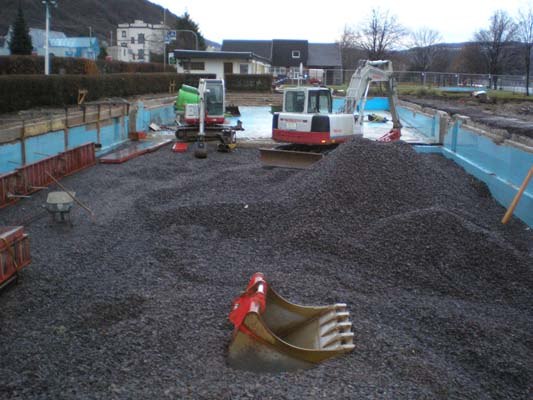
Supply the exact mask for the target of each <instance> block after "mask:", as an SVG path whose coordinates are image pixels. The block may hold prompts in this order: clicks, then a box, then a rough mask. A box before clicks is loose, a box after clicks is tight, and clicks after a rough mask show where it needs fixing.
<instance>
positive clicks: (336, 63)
mask: <svg viewBox="0 0 533 400" xmlns="http://www.w3.org/2000/svg"><path fill="white" fill-rule="evenodd" d="M307 65H308V66H310V67H342V58H341V51H340V48H339V46H338V45H337V44H336V43H309V56H308V60H307Z"/></svg>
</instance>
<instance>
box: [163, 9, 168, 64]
mask: <svg viewBox="0 0 533 400" xmlns="http://www.w3.org/2000/svg"><path fill="white" fill-rule="evenodd" d="M166 69H167V9H166V8H163V72H166Z"/></svg>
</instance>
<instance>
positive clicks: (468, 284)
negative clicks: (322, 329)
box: [0, 139, 533, 399]
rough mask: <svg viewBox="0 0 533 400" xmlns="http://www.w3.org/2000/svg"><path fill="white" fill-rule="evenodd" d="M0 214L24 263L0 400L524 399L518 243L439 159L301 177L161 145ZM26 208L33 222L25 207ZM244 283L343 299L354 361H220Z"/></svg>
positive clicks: (527, 329)
mask: <svg viewBox="0 0 533 400" xmlns="http://www.w3.org/2000/svg"><path fill="white" fill-rule="evenodd" d="M62 183H63V184H64V185H65V186H67V187H68V188H69V189H72V190H74V191H76V193H77V195H78V196H79V198H80V199H81V200H82V201H83V202H84V203H85V204H87V205H88V206H89V207H91V208H92V209H93V210H94V211H95V213H96V217H95V218H94V220H91V218H90V217H89V216H88V215H87V214H86V213H85V212H84V211H83V210H82V209H80V208H79V207H76V208H75V209H74V211H73V221H74V227H73V228H69V227H66V226H60V225H59V226H58V225H54V224H51V223H50V220H49V216H48V215H46V214H42V212H41V211H40V210H41V208H40V207H41V205H42V204H43V202H44V200H45V197H46V193H45V192H44V191H43V192H40V193H37V194H36V195H35V196H33V198H32V199H29V200H24V201H21V202H20V203H18V204H17V205H15V206H13V207H10V208H7V209H4V210H1V211H0V225H12V224H18V223H21V222H23V221H31V223H29V224H27V226H26V230H27V231H28V232H29V234H30V235H31V251H32V256H33V262H32V264H31V265H30V266H29V267H28V268H27V269H26V270H24V272H23V273H22V277H21V281H20V283H19V284H18V285H16V286H14V287H13V288H10V289H9V290H7V291H5V292H4V293H2V294H1V295H0V376H2V378H1V379H0V398H1V399H81V398H83V399H140V398H153V399H165V398H169V399H176V398H180V399H181V398H183V399H306V398H307V399H315V398H323V397H324V398H325V397H327V398H336V399H364V398H368V399H375V398H379V399H527V398H529V396H530V395H531V389H532V383H533V375H532V371H533V368H532V366H533V334H532V326H533V308H532V305H533V297H532V293H533V292H532V289H533V271H532V268H533V267H532V266H533V245H532V244H533V235H532V232H531V230H529V229H528V228H527V227H526V226H525V225H524V224H522V223H520V222H519V221H518V220H516V219H513V220H512V221H511V222H510V223H509V224H508V225H506V226H502V225H501V224H500V219H501V216H502V215H503V213H504V209H503V208H502V207H501V206H499V205H498V204H497V203H496V202H495V200H494V199H493V198H492V197H491V196H490V193H489V192H488V189H487V188H486V186H485V185H484V184H482V183H480V182H479V181H477V180H475V179H474V178H472V177H471V176H469V175H467V174H466V173H465V172H464V171H463V170H462V169H461V168H460V167H458V166H457V165H455V164H454V163H453V162H451V161H449V160H446V159H444V158H443V157H441V156H437V155H419V154H416V153H415V152H414V151H413V150H412V148H411V147H409V146H408V145H405V144H401V143H399V144H379V143H374V142H370V141H368V140H364V139H361V140H354V141H353V142H350V143H347V144H344V145H342V146H340V147H339V148H338V149H337V150H335V151H334V152H332V153H330V154H329V155H328V156H327V157H326V158H325V159H324V160H323V161H321V162H319V163H317V164H315V166H314V167H313V168H312V169H311V170H308V171H295V170H283V169H268V168H263V167H262V166H261V165H260V162H259V157H258V151H257V150H256V149H250V148H247V149H237V150H236V151H235V152H234V153H232V154H222V153H217V152H215V151H214V150H213V149H210V153H209V157H208V158H207V159H206V160H198V159H195V158H194V157H193V155H192V151H189V152H188V153H186V154H176V153H172V152H171V151H170V148H169V147H168V146H167V147H164V148H162V149H161V150H159V151H157V152H155V153H152V154H148V155H145V156H143V157H140V158H137V159H134V160H132V161H130V162H128V163H125V164H122V165H98V166H96V167H94V168H91V169H89V170H85V171H83V172H81V173H78V174H76V175H74V176H71V177H68V178H65V179H63V180H62ZM39 213H41V214H39ZM257 271H261V272H263V273H265V275H266V277H267V280H268V281H269V282H270V283H271V284H272V286H273V287H274V288H275V289H276V290H277V291H278V292H279V293H280V294H282V295H283V296H285V297H287V298H288V299H290V300H291V301H294V302H297V303H302V304H318V305H320V304H329V303H334V302H345V303H347V304H348V307H349V310H350V312H351V314H352V321H353V329H354V333H355V343H356V349H355V350H354V351H353V352H351V353H349V354H347V355H345V356H342V357H339V358H337V359H333V360H330V361H328V362H325V363H323V364H321V365H319V366H317V367H316V368H314V369H311V370H306V371H297V372H292V373H281V374H254V373H249V372H245V371H235V370H232V369H231V368H229V367H228V366H227V364H226V350H227V346H228V344H229V341H230V338H231V332H232V326H231V324H230V323H229V321H228V319H227V316H228V313H229V311H230V305H231V301H232V300H233V298H235V297H236V296H237V295H238V294H239V293H240V292H241V291H242V290H243V289H244V288H245V286H246V284H247V282H248V279H249V278H250V276H251V275H252V274H253V273H254V272H257Z"/></svg>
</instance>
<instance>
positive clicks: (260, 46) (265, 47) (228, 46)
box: [222, 40, 272, 60]
mask: <svg viewBox="0 0 533 400" xmlns="http://www.w3.org/2000/svg"><path fill="white" fill-rule="evenodd" d="M222 51H250V52H252V53H255V54H257V55H258V56H261V57H263V58H266V59H267V60H271V59H272V40H224V41H222Z"/></svg>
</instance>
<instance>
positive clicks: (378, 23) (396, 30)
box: [355, 8, 407, 60]
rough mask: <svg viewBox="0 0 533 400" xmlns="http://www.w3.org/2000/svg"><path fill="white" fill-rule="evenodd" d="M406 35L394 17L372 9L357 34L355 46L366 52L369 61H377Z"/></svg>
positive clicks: (385, 12) (377, 9) (386, 12)
mask: <svg viewBox="0 0 533 400" xmlns="http://www.w3.org/2000/svg"><path fill="white" fill-rule="evenodd" d="M406 33H407V31H406V30H405V28H403V27H402V26H401V25H400V24H399V22H398V20H397V18H396V16H395V15H391V14H389V11H382V10H380V9H379V8H374V9H372V11H371V12H370V15H369V17H367V19H366V21H365V22H364V23H363V27H362V28H361V30H359V31H358V32H357V34H356V40H355V44H356V45H357V46H359V47H361V48H362V49H364V50H365V51H366V54H367V57H368V59H369V60H379V59H383V58H385V57H386V56H387V53H388V52H389V51H391V50H392V49H393V48H394V47H396V46H398V45H399V44H400V43H401V41H402V39H403V38H404V37H405V36H406Z"/></svg>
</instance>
